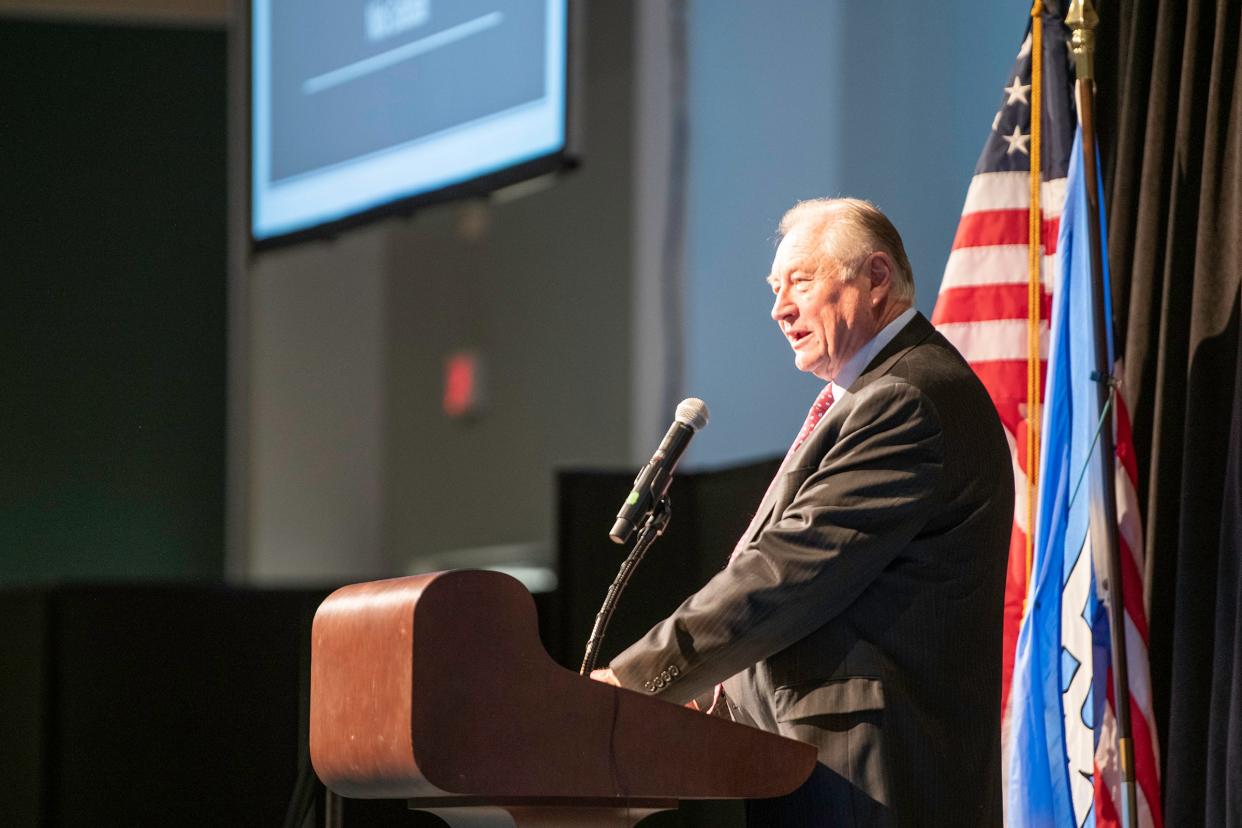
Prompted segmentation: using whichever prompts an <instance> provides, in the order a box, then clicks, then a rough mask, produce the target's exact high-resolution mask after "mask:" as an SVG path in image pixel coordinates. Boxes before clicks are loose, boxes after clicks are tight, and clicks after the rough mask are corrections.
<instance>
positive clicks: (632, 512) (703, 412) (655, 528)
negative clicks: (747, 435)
mask: <svg viewBox="0 0 1242 828" xmlns="http://www.w3.org/2000/svg"><path fill="white" fill-rule="evenodd" d="M705 425H707V404H706V403H704V402H703V401H702V400H699V399H695V398H693V397H691V398H689V399H686V400H683V401H682V403H681V405H679V406H677V417H676V419H675V420H674V422H673V425H672V427H670V428H669V430H668V433H667V434H666V435H664V440H663V441H662V442H661V443H660V447H659V448H658V449H656V452H655V454H654V455H652V457H651V461H650V462H648V463H647V465H646V466H644V467H643V470H642V471H640V472H639V473H638V477H637V478H635V480H634V487H633V489H632V490H631V491H630V494H629V496H628V497H626V499H625V503H624V504H623V505H622V506H621V511H620V512H619V513H617V521H616V523H614V524H613V527H612V531H611V532H609V533H608V537H610V538H612V539H613V541H615V542H617V543H625V542H626V541H627V540H628V539H629V537H630V535H631V534H633V532H634V526H635V524H637V523H639V522H641V523H642V528H641V529H640V530H639V532H638V540H636V541H635V542H634V548H633V549H632V550H631V551H630V554H629V555H628V556H627V557H626V559H625V561H624V562H623V563H622V564H621V569H620V570H619V571H618V572H617V577H616V578H614V579H613V582H612V585H611V586H609V587H608V594H607V595H606V596H605V597H604V604H603V606H601V607H600V608H599V613H597V614H596V616H595V625H594V627H592V629H591V637H590V638H589V639H588V640H587V646H586V655H584V656H583V658H582V667H581V668H580V669H579V670H578V672H579V673H580V674H581V675H584V676H585V675H587V674H588V673H590V672H591V671H592V670H593V669H595V660H596V658H597V657H598V655H599V648H600V645H601V644H603V642H604V630H606V629H607V628H608V622H609V621H611V620H612V614H613V612H615V611H616V608H617V601H618V600H619V599H620V598H621V593H622V591H624V590H625V587H626V586H627V585H628V584H629V582H630V576H631V575H633V574H634V570H635V569H636V568H637V567H638V564H639V562H640V561H642V559H643V555H645V554H646V553H647V549H648V548H649V547H650V546H651V544H652V543H654V542H655V539H656V538H658V537H659V536H660V535H662V534H664V527H666V526H668V521H669V518H670V517H671V516H672V511H671V507H670V504H669V499H668V487H669V484H670V483H672V481H673V471H674V470H675V469H676V468H677V463H678V461H679V460H681V455H682V454H684V453H685V451H686V446H688V445H689V444H690V438H691V437H693V436H694V433H695V432H696V431H698V430H699V429H700V428H703V427H704V426H705Z"/></svg>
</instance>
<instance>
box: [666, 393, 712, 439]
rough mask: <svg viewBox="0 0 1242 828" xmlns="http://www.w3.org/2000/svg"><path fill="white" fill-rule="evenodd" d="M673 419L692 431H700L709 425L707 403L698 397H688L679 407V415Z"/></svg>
mask: <svg viewBox="0 0 1242 828" xmlns="http://www.w3.org/2000/svg"><path fill="white" fill-rule="evenodd" d="M673 419H675V420H676V421H677V422H679V423H681V424H682V425H686V426H689V427H690V430H691V431H698V430H699V429H700V428H702V427H703V426H705V425H707V403H705V402H703V401H702V400H700V399H699V398H698V397H686V399H684V400H682V401H681V403H680V404H679V405H678V406H677V414H676V415H675V416H674V417H673Z"/></svg>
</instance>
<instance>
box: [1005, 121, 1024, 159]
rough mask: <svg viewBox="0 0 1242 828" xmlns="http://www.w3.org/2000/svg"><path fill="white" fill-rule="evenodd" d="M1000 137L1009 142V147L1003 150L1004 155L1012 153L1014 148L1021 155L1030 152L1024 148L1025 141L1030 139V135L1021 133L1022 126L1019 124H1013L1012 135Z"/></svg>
mask: <svg viewBox="0 0 1242 828" xmlns="http://www.w3.org/2000/svg"><path fill="white" fill-rule="evenodd" d="M1001 138H1002V139H1003V140H1005V141H1007V142H1008V143H1009V149H1007V150H1005V154H1006V155H1013V153H1014V150H1017V151H1018V152H1020V153H1022V154H1023V155H1030V154H1031V151H1030V150H1028V149H1027V148H1026V142H1027V141H1029V140H1031V136H1030V135H1023V134H1022V127H1020V126H1019V125H1017V124H1014V125H1013V134H1012V135H1002V136H1001Z"/></svg>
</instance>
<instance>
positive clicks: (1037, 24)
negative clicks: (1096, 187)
mask: <svg viewBox="0 0 1242 828" xmlns="http://www.w3.org/2000/svg"><path fill="white" fill-rule="evenodd" d="M1043 13H1044V4H1043V0H1035V2H1034V4H1033V5H1032V6H1031V205H1030V212H1029V223H1028V228H1027V233H1028V235H1027V254H1028V265H1029V271H1028V280H1027V348H1026V582H1027V584H1028V585H1029V584H1030V582H1031V565H1032V561H1033V559H1034V549H1035V507H1036V490H1037V487H1038V480H1039V438H1040V412H1039V397H1040V390H1041V389H1040V384H1041V383H1040V379H1041V376H1040V375H1041V371H1040V353H1039V322H1040V309H1041V306H1042V304H1043V303H1042V301H1041V300H1042V298H1043V295H1042V293H1043V291H1042V287H1041V285H1040V270H1041V264H1042V261H1043V245H1042V242H1043V235H1044V233H1043V213H1042V210H1041V209H1040V200H1039V194H1040V193H1039V191H1040V181H1041V178H1042V175H1041V173H1042V170H1041V168H1040V167H1041V165H1040V161H1041V158H1042V152H1041V150H1040V128H1041V127H1042V126H1043V123H1042V121H1043V109H1042V106H1043V100H1042V99H1043V94H1042V92H1043V85H1044V83H1043V74H1044V72H1043V62H1044V26H1043Z"/></svg>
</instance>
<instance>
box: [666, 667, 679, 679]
mask: <svg viewBox="0 0 1242 828" xmlns="http://www.w3.org/2000/svg"><path fill="white" fill-rule="evenodd" d="M680 673H681V671H680V670H678V669H677V665H676V664H670V665H668V674H669V675H670V676H672V677H673V678H676V677H677V676H678V675H680Z"/></svg>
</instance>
